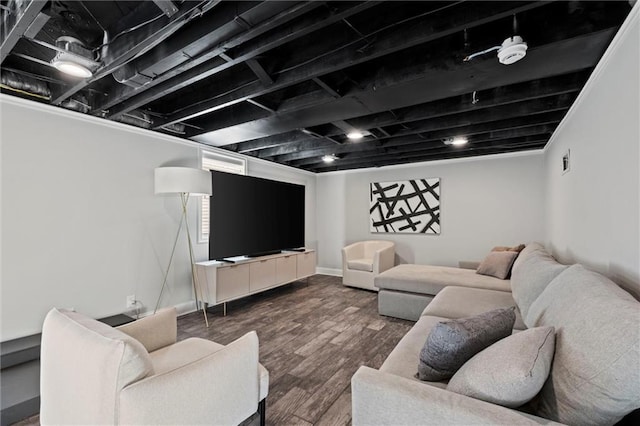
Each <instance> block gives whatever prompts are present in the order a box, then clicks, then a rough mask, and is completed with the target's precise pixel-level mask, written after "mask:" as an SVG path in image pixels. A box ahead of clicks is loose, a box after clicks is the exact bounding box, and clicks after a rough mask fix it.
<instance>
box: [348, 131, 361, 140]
mask: <svg viewBox="0 0 640 426" xmlns="http://www.w3.org/2000/svg"><path fill="white" fill-rule="evenodd" d="M347 137H348V138H349V139H351V140H352V141H353V140H359V139H362V138H363V137H364V133H362V132H361V131H359V130H353V131H351V132H349V133H347Z"/></svg>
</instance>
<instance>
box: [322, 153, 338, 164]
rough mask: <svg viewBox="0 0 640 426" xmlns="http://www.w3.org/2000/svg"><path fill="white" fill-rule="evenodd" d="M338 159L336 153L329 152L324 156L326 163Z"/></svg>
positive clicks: (323, 159)
mask: <svg viewBox="0 0 640 426" xmlns="http://www.w3.org/2000/svg"><path fill="white" fill-rule="evenodd" d="M337 159H338V157H336V156H335V154H328V155H325V156H324V157H322V161H324V162H325V163H333V162H334V161H336V160H337Z"/></svg>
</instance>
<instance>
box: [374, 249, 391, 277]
mask: <svg viewBox="0 0 640 426" xmlns="http://www.w3.org/2000/svg"><path fill="white" fill-rule="evenodd" d="M395 256H396V248H395V246H389V247H385V248H382V249H379V250H376V252H375V254H374V255H373V272H374V274H376V275H377V274H379V273H380V272H384V271H386V270H387V269H391V268H393V266H394V264H395V261H396V260H395Z"/></svg>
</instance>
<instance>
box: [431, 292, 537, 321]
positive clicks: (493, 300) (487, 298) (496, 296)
mask: <svg viewBox="0 0 640 426" xmlns="http://www.w3.org/2000/svg"><path fill="white" fill-rule="evenodd" d="M511 306H515V307H516V312H515V313H516V322H515V324H514V325H513V328H514V329H516V330H524V329H525V328H527V327H526V326H525V325H524V322H523V321H522V316H521V315H520V311H519V310H518V307H517V306H516V302H514V300H513V297H511V293H507V292H504V291H496V290H483V289H477V288H466V287H453V286H452V287H447V288H444V289H442V291H441V292H440V293H438V294H437V295H436V296H435V297H434V298H433V300H432V301H431V303H429V304H428V305H427V307H426V308H425V310H424V311H423V312H422V315H430V316H436V317H443V318H450V319H457V318H464V317H468V316H471V315H478V314H481V313H483V312H488V311H492V310H494V309H498V308H509V307H511Z"/></svg>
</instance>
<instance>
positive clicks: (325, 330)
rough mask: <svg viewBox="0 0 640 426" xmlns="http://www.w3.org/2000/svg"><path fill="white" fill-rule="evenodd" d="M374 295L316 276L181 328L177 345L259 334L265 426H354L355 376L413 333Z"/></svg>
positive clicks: (189, 319) (185, 321)
mask: <svg viewBox="0 0 640 426" xmlns="http://www.w3.org/2000/svg"><path fill="white" fill-rule="evenodd" d="M377 307H378V304H377V293H374V292H370V291H366V290H359V289H354V288H349V287H345V286H343V285H342V284H341V278H338V277H331V276H327V275H315V276H313V277H311V278H309V279H308V280H304V281H298V282H295V283H293V284H291V285H287V286H284V287H280V288H278V289H274V290H271V291H268V292H265V293H262V294H260V295H256V296H252V297H248V298H245V299H242V300H240V301H237V302H232V303H230V304H228V305H227V316H226V317H224V316H222V310H221V309H220V308H219V307H216V308H213V309H210V311H209V323H210V326H209V328H208V329H207V328H206V327H205V325H204V319H203V317H202V313H200V314H198V313H193V314H189V315H185V316H183V317H181V318H180V319H179V320H178V339H185V338H187V337H203V338H206V339H210V340H213V341H215V342H218V343H221V344H228V343H229V342H231V341H233V340H234V339H236V338H238V337H240V336H242V335H243V334H244V333H246V332H248V331H251V330H255V331H256V332H257V333H258V338H259V339H260V362H261V363H262V364H263V365H264V366H265V367H266V368H267V369H268V370H269V375H270V380H269V396H268V398H267V424H269V425H309V424H312V425H346V424H350V423H351V386H350V381H351V376H352V375H353V374H354V373H355V372H356V370H357V369H358V368H359V367H360V366H361V365H368V366H370V367H374V368H378V367H380V365H381V364H382V362H383V361H384V360H385V358H386V357H387V355H388V354H389V352H391V350H392V349H393V348H394V347H395V345H396V344H397V343H398V341H399V340H400V339H401V338H402V336H404V335H405V333H406V332H407V331H409V329H410V328H411V326H412V325H413V323H412V322H409V321H403V320H399V319H395V318H388V317H383V316H380V315H378V308H377Z"/></svg>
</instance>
